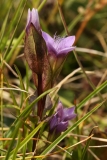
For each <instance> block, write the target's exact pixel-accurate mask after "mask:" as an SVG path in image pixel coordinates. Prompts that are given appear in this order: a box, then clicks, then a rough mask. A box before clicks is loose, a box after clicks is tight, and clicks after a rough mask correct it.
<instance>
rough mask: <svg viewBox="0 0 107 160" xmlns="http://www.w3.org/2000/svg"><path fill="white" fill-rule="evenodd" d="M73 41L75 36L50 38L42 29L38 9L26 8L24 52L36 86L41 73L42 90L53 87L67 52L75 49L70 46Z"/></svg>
mask: <svg viewBox="0 0 107 160" xmlns="http://www.w3.org/2000/svg"><path fill="white" fill-rule="evenodd" d="M74 41H75V36H68V37H65V38H64V37H63V38H60V37H57V36H54V38H52V37H51V36H50V35H49V34H48V33H46V32H44V31H42V29H41V27H40V23H39V16H38V11H37V10H36V9H34V8H33V9H32V11H30V9H29V10H28V18H27V24H26V36H25V49H24V54H25V57H26V60H27V62H28V65H29V67H30V68H31V70H32V72H33V79H34V83H35V85H36V87H38V83H39V82H40V79H38V77H39V76H38V75H41V79H42V80H41V82H40V83H41V84H42V91H45V90H47V89H49V88H51V87H53V85H54V83H55V80H56V78H57V76H58V75H59V73H60V71H61V69H62V67H63V64H64V62H65V60H66V57H67V55H68V53H69V52H70V51H72V50H74V49H75V47H73V46H72V45H73V43H74Z"/></svg>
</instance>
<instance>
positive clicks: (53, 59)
mask: <svg viewBox="0 0 107 160" xmlns="http://www.w3.org/2000/svg"><path fill="white" fill-rule="evenodd" d="M42 36H43V38H44V40H45V42H46V46H47V50H48V57H49V60H50V64H51V67H52V69H53V70H54V72H55V71H56V70H58V69H59V68H61V67H62V66H63V62H64V61H65V59H66V56H67V55H68V53H69V52H70V51H73V50H74V49H75V47H73V46H72V45H73V43H74V41H75V36H69V37H63V38H61V37H58V36H54V37H53V38H52V37H51V36H50V35H49V34H47V33H46V32H44V31H42Z"/></svg>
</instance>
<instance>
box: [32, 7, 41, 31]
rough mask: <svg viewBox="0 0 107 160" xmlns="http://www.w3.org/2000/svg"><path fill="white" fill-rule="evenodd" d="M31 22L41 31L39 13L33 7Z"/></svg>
mask: <svg viewBox="0 0 107 160" xmlns="http://www.w3.org/2000/svg"><path fill="white" fill-rule="evenodd" d="M31 23H33V25H34V27H35V28H36V29H37V30H38V31H40V30H41V29H40V23H39V15H38V11H37V9H34V8H33V9H32V11H31Z"/></svg>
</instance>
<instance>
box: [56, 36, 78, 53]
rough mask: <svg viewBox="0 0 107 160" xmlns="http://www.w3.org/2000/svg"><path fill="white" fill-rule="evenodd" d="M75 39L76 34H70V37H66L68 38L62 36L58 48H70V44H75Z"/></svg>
mask: <svg viewBox="0 0 107 160" xmlns="http://www.w3.org/2000/svg"><path fill="white" fill-rule="evenodd" d="M74 41H75V36H69V37H66V38H61V41H60V43H59V46H58V49H59V50H62V49H64V48H69V47H70V46H72V45H73V43H74Z"/></svg>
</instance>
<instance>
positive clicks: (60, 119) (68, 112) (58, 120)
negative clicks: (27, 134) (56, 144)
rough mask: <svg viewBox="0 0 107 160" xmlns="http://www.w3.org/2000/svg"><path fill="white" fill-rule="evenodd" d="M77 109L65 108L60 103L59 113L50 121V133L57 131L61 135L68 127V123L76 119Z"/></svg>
mask: <svg viewBox="0 0 107 160" xmlns="http://www.w3.org/2000/svg"><path fill="white" fill-rule="evenodd" d="M74 110H75V107H71V108H63V105H62V103H61V102H59V103H58V107H57V111H56V113H55V115H53V116H52V118H51V119H50V122H49V123H50V132H53V131H55V132H56V133H61V132H63V131H65V130H66V129H67V127H68V121H69V120H72V119H74V118H75V117H76V114H75V112H74Z"/></svg>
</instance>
